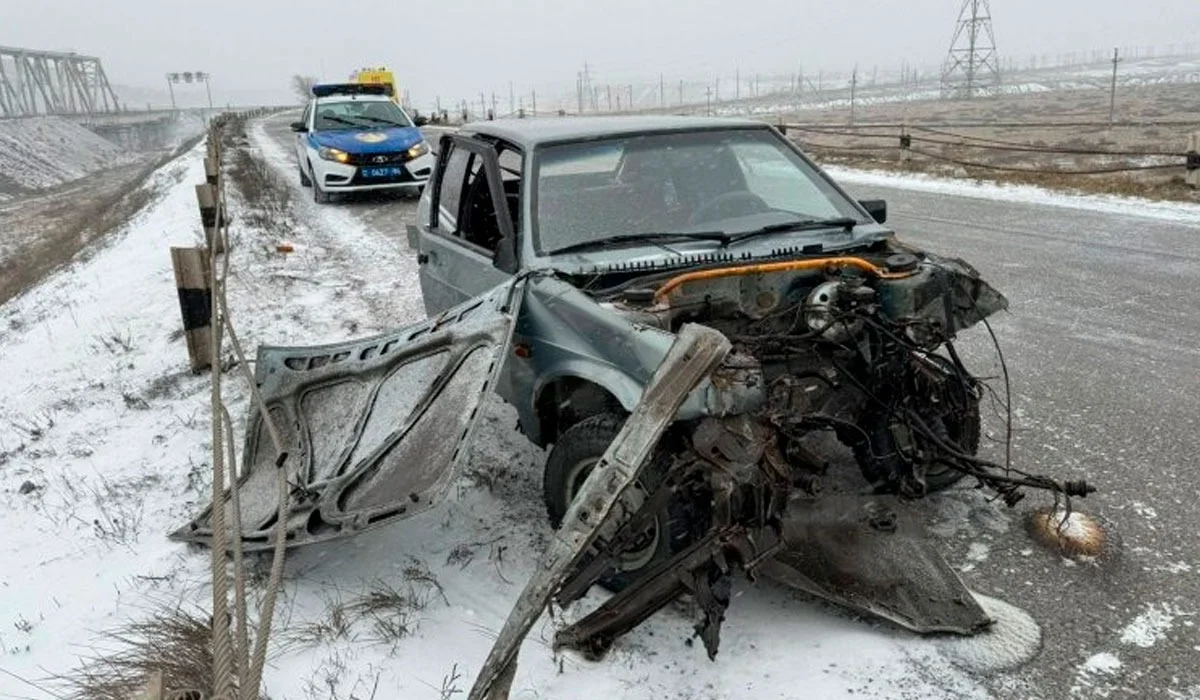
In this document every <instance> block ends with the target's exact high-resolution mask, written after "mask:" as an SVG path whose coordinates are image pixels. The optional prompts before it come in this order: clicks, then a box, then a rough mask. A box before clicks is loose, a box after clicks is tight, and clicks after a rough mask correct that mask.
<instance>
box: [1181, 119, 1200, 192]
mask: <svg viewBox="0 0 1200 700" xmlns="http://www.w3.org/2000/svg"><path fill="white" fill-rule="evenodd" d="M1184 179H1185V180H1186V181H1187V184H1188V185H1190V186H1191V187H1192V188H1194V189H1200V131H1195V132H1192V134H1191V135H1189V136H1188V150H1187V175H1185V176H1184Z"/></svg>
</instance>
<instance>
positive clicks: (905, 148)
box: [900, 126, 912, 164]
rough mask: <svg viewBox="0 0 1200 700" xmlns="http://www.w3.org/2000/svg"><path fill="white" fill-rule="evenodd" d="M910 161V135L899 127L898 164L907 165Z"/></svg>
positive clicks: (906, 130) (904, 128)
mask: <svg viewBox="0 0 1200 700" xmlns="http://www.w3.org/2000/svg"><path fill="white" fill-rule="evenodd" d="M911 160H912V134H910V133H908V129H907V128H906V127H903V126H902V127H900V162H901V163H906V164H907V163H908V162H909V161H911Z"/></svg>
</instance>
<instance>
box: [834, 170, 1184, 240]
mask: <svg viewBox="0 0 1200 700" xmlns="http://www.w3.org/2000/svg"><path fill="white" fill-rule="evenodd" d="M821 167H822V169H823V170H824V171H825V172H827V173H829V174H830V175H831V176H832V177H833V178H834V179H836V180H838V181H840V182H846V183H853V184H860V185H868V186H878V187H896V188H901V189H906V190H913V191H916V192H929V193H932V194H945V195H953V196H955V197H972V198H975V199H987V200H990V201H998V202H1019V203H1021V204H1044V205H1048V206H1055V207H1067V208H1070V209H1082V210H1087V211H1090V212H1093V213H1102V214H1120V215H1125V216H1140V217H1145V218H1151V219H1160V220H1163V221H1173V222H1178V223H1184V224H1192V225H1197V226H1200V204H1191V203H1187V202H1163V201H1156V200H1151V199H1141V198H1137V197H1122V196H1118V195H1100V194H1076V193H1069V192H1058V191H1054V190H1049V189H1046V188H1044V187H1037V186H1034V185H1010V184H997V183H990V182H983V181H978V180H971V179H958V178H954V179H952V178H945V177H935V176H932V175H924V174H921V173H900V172H892V171H887V170H864V169H860V168H847V167H844V166H840V165H824V166H821Z"/></svg>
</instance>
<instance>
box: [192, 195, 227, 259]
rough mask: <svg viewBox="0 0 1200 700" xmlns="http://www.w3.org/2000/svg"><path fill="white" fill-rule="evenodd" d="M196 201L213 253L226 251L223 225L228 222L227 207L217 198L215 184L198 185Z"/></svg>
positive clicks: (206, 241) (207, 242)
mask: <svg viewBox="0 0 1200 700" xmlns="http://www.w3.org/2000/svg"><path fill="white" fill-rule="evenodd" d="M196 201H197V203H199V205H200V221H201V222H202V223H203V224H204V240H205V243H206V244H207V245H208V249H209V250H211V251H212V253H213V255H218V254H220V253H223V252H225V241H224V240H223V237H222V236H221V227H222V226H224V225H225V223H226V217H225V207H224V206H222V204H221V202H220V201H218V199H217V187H216V185H215V184H209V183H207V182H206V183H204V184H203V185H196Z"/></svg>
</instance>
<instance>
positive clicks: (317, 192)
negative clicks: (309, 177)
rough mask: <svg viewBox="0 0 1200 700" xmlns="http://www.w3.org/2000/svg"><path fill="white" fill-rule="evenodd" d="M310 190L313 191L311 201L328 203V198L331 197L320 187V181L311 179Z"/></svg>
mask: <svg viewBox="0 0 1200 700" xmlns="http://www.w3.org/2000/svg"><path fill="white" fill-rule="evenodd" d="M309 167H310V168H311V167H312V165H311V164H310V165H309ZM312 191H313V201H314V202H316V203H317V204H328V203H329V200H330V199H331V197H330V196H329V193H328V192H326V191H325V190H323V189H321V183H319V182H317V181H316V180H313V181H312Z"/></svg>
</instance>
